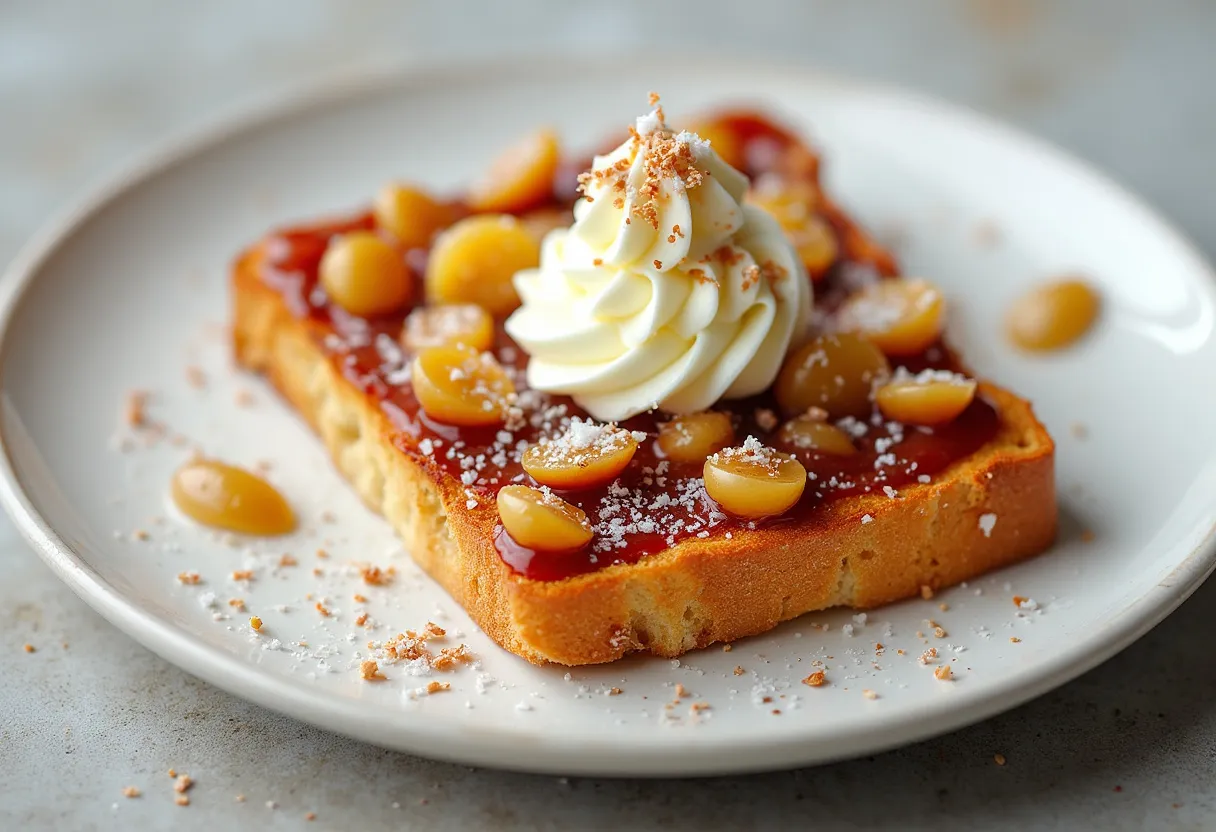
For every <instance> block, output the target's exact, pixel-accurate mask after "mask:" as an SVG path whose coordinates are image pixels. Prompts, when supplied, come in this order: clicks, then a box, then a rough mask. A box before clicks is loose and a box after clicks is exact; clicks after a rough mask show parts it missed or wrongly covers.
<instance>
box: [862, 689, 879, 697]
mask: <svg viewBox="0 0 1216 832" xmlns="http://www.w3.org/2000/svg"><path fill="white" fill-rule="evenodd" d="M861 695H862V696H864V697H865V698H866V699H877V698H878V694H877V693H876V692H875V691H872V690H870V689H869V688H866V689H865V690H863V691H862V692H861Z"/></svg>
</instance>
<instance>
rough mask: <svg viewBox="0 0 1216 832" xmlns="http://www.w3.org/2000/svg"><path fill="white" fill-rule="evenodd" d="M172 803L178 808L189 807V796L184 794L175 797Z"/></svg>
mask: <svg viewBox="0 0 1216 832" xmlns="http://www.w3.org/2000/svg"><path fill="white" fill-rule="evenodd" d="M173 802H174V803H176V804H177V805H178V806H189V805H190V796H189V795H185V794H179V795H178V796H177V797H175V798H173Z"/></svg>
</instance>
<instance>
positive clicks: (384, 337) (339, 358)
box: [261, 114, 1000, 580]
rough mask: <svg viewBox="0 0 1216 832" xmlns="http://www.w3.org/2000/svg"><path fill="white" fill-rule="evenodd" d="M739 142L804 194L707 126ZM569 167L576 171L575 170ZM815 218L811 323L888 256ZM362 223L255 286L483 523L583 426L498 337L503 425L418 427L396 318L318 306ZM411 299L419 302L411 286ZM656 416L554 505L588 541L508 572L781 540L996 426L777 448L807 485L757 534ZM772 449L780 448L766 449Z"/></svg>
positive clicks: (282, 257)
mask: <svg viewBox="0 0 1216 832" xmlns="http://www.w3.org/2000/svg"><path fill="white" fill-rule="evenodd" d="M719 123H720V124H722V123H724V124H727V125H728V126H729V127H730V129H731V130H732V131H733V132H734V133H735V135H736V136H737V137H738V138H739V139H740V140H741V142H742V145H741V147H742V157H743V159H745V160H746V162H745V165H744V173H746V174H748V175H749V176H750V177H752V178H753V179H754V178H755V177H757V176H760V175H764V174H769V175H774V176H777V177H781V178H782V179H784V180H787V181H789V180H799V179H800V180H802V181H808V182H811V183H814V184H815V186H816V188H817V178H818V160H817V157H816V156H815V155H814V154H813V153H811V152H810V151H809V150H806V149H805V148H803V147H802V146H801V145H800V144H799V143H797V141H796V140H795V139H794V138H793V137H792V136H790V135H789V134H788V133H786V132H784V131H783V130H781V129H780V128H777V127H775V126H774V125H772V124H771V123H769V122H768V121H766V120H764V119H763V118H761V117H758V116H753V115H750V114H732V115H728V116H724V117H720V118H719ZM580 165H581V166H580ZM585 169H586V165H585V164H581V160H575V161H574V162H572V163H570V164H564V165H562V166H561V167H559V170H558V173H557V175H556V177H555V183H554V196H553V201H552V204H551V205H549V206H546V207H548V208H554V207H558V208H563V209H570V208H572V206H573V204H574V199H575V196H576V194H575V190H574V184H575V183H574V177H573V175H572V174H571V171H575V170H585ZM819 213H820V216H821V217H822V218H823V219H824V220H826V221H827V222H828V223H829V224H830V225H831V227H832V229H833V231H834V232H835V234H836V235H837V239H838V242H839V247H840V256H839V258H838V259H837V261H836V262H835V263H834V264H833V265H832V266H831V268H830V269H828V270H827V272H826V274H825V275H824V276H823V277H822V279H821V280H818V281H817V282H816V285H815V309H816V313H817V314H826V315H830V314H831V312H832V310H833V309H835V308H836V307H837V306H838V305H839V303H840V302H841V300H842V299H843V298H844V297H845V296H847V293H848V287H850V286H852V285H856V284H855V281H856V275H857V273H858V272H869V273H870V275H871V276H872V275H873V274H874V273H877V274H879V275H882V276H891V275H893V274H895V272H896V266H895V263H894V260H893V259H892V258H891V256H890V255H889V254H888V253H887V252H886V251H885V250H884V249H882V248H881V247H879V246H878V245H876V244H875V243H873V242H872V241H871V240H870V239H869V238H868V237H867V236H866V235H865V234H864V233H863V232H862V231H860V229H858V228H857V227H856V226H855V225H853V224H852V223H851V222H850V221H849V219H848V218H847V217H846V216H845V215H844V214H843V213H842V212H841V211H839V210H838V209H837V208H836V207H835V206H834V205H832V204H831V203H830V202H829V201H828V200H827V199H826V198H825V199H822V200H821V201H820V205H819ZM375 228H376V223H375V220H374V218H373V216H372V215H371V214H370V213H367V214H361V215H359V216H356V217H353V218H349V219H345V220H340V221H336V222H330V223H325V224H317V225H309V226H302V227H298V228H293V229H290V230H285V231H280V232H278V233H276V234H274V235H272V236H271V237H270V238H269V239H268V241H267V243H266V249H265V251H266V257H265V260H264V264H263V269H262V274H261V278H262V280H263V281H264V282H265V283H266V284H267V285H268V286H271V287H272V288H274V289H275V290H276V291H278V292H279V293H280V294H281V295H282V297H283V299H284V301H285V303H286V305H287V306H288V308H289V309H290V310H291V311H292V313H293V314H295V315H297V316H298V317H300V318H301V319H306V320H307V321H308V322H309V326H310V328H311V330H312V332H313V333H314V336H315V338H316V340H317V343H318V345H319V346H320V347H321V348H322V349H323V351H324V352H325V353H326V354H327V355H328V356H329V357H330V359H331V360H332V361H333V362H334V364H335V365H336V366H337V367H338V368H339V369H340V371H341V372H342V374H343V375H344V376H345V377H346V378H347V379H348V380H349V381H350V382H351V383H353V384H354V385H356V386H357V387H359V388H360V389H362V390H363V391H364V393H366V394H367V395H368V396H369V397H371V398H372V399H373V400H374V401H375V402H376V403H377V404H378V406H379V407H380V408H382V409H383V411H384V412H385V414H386V415H387V416H388V417H389V419H390V420H391V422H392V424H393V425H394V426H396V428H397V429H398V431H399V433H398V434H397V435H396V436H395V437H394V443H395V444H396V445H397V447H398V448H400V449H401V451H402V452H403V453H405V454H407V455H408V456H410V457H411V458H413V459H414V460H416V461H418V462H419V463H420V464H422V465H423V466H424V467H426V468H427V469H428V470H429V471H431V472H433V473H434V474H435V475H439V474H445V475H447V476H450V477H453V478H455V479H456V480H458V481H460V482H461V483H463V485H464V488H465V495H466V498H467V506H468V508H469V509H475V510H481V511H492V510H493V506H494V497H495V495H496V494H497V491H498V489H499V488H501V487H503V486H505V485H509V484H512V483H523V484H533V483H532V480H531V479H530V478H529V477H528V476H527V474H525V473H524V470H523V468H522V466H521V464H520V457H521V455H522V453H523V450H524V449H525V448H526V447H527V446H528V445H530V444H532V443H535V442H536V441H537V440H538V439H540V438H541V437H544V436H549V437H552V436H556V435H558V434H560V433H562V431H563V429H564V426H565V425H566V424H568V420H569V419H570V418H572V417H576V416H577V417H580V418H584V419H585V418H588V417H587V414H586V413H584V412H583V411H582V410H580V409H579V408H578V406H577V405H575V404H574V403H573V402H572V401H571V400H570V399H568V398H566V397H562V396H551V395H548V394H543V393H539V392H537V391H534V390H530V389H528V387H527V383H526V380H525V377H524V372H523V370H524V368H525V366H526V363H527V356H526V355H524V354H523V352H522V351H521V350H520V349H518V348H517V347H516V346H515V345H514V344H513V343H512V342H511V341H510V339H509V338H508V337H507V336H506V334H505V333H504V332H503V331H502V328H501V326H499V329H498V336H497V343H496V346H495V348H494V353H495V355H496V357H497V358H498V359H499V361H500V363H501V364H502V365H503V366H504V367H507V368H509V369H512V368H513V370H514V372H513V373H512V375H513V377H514V381H515V385H516V389H517V391H518V392H519V405H518V407H517V408H515V409H514V411H513V413H512V415H511V416H510V417H509V418H508V422H507V424H506V425H504V426H502V427H497V428H467V427H465V428H457V427H453V426H451V425H445V424H441V423H437V422H435V421H433V420H431V419H429V418H428V417H427V415H426V413H424V412H423V411H422V410H421V409H420V407H419V405H418V401H417V399H416V398H415V396H414V392H413V387H412V386H411V383H410V379H409V365H410V360H411V356H410V355H409V354H408V353H407V352H406V351H405V350H404V349H403V347H402V346H401V340H400V335H401V329H402V322H403V318H404V313H401V314H394V315H393V316H391V317H386V318H381V319H370V320H369V319H364V318H357V317H354V316H351V315H350V314H348V313H346V312H344V311H343V310H342V309H341V308H340V307H339V306H337V305H336V304H334V303H331V302H330V301H329V299H328V298H327V297H326V295H325V291H324V290H323V289H322V288H321V286H320V285H319V282H318V268H319V265H320V261H321V257H322V255H323V254H324V252H325V249H326V246H327V244H328V242H329V240H330V238H331V237H333V236H334V235H335V234H341V233H344V232H348V231H352V230H373V229H375ZM404 256H405V259H406V262H407V263H408V264H409V266H410V270H411V273H412V274H413V276H414V279H415V280H417V281H419V284H420V283H421V275H422V274H423V271H424V269H425V264H426V257H427V252H426V250H424V249H412V250H409V251H406V252H405V253H404ZM416 288H417V291H416V292H415V293H414V297H417V298H422V297H423V296H424V293H423V291H422V287H421V285H419V286H417V287H416ZM899 363H901V364H902V365H903V366H906V367H907V368H908V369H909V370H911V371H913V372H916V371H919V370H922V369H925V368H935V369H949V370H957V369H958V366H957V361H956V359H955V358H954V357H953V355H952V354H951V353H950V351H949V350H947V349H946V348H945V347H944V346H942V345H940V344H939V345H936V346H934V347H931V348H930V349H928V350H927V351H926V352H925V353H924V354H922V355H920V356H916V357H914V358H911V359H902V360H901V361H900V362H899ZM718 409H719V410H723V411H726V412H729V413H730V414H731V415H732V417H733V419H734V421H735V428H736V435H737V436H738V437H739V440H740V441H742V439H743V438H745V437H747V436H748V435H755V436H756V437H758V438H759V439H761V441H764V442H773V441H774V438H773V434H774V432H775V427H774V424H775V423H779V421H780V419H779V417H776V414H777V413H778V412H779V410H778V408H777V407H776V405H775V402H774V401H773V399H772V396H771V395H770V394H765V395H761V396H758V397H755V398H752V399H746V400H739V401H730V402H722V403H720V404H719V405H718ZM663 420H664V417H663V416H662V415H661V414H657V413H652V414H643V415H640V416H637V417H634V418H632V419H629V420H628V421H627V422H625V423H624V424H623V425H622V427H624V428H627V429H629V430H633V431H641V432H644V433H646V434H647V436H648V437H649V438H648V439H647V440H646V441H643V442H641V444H640V446H639V448H638V450H637V453H636V455H635V456H634V458H633V460H632V462H631V463H630V464H629V466H628V468H627V469H626V470H625V472H624V474H623V475H622V476H621V477H620V478H619V479H618V480H617V481H615V482H613V483H612V484H610V485H608V486H605V487H601V488H598V489H594V490H590V491H579V492H564V493H561V492H559V493H561V496H562V497H563V498H564V499H566V500H568V501H569V502H571V503H573V504H574V505H576V506H578V507H579V508H581V509H583V510H584V511H585V512H586V513H587V515H588V518H589V519H590V521H591V523H592V524H593V527H594V530H595V538H594V539H593V541H592V543H591V544H590V545H588V546H587V547H586V548H585V549H583V550H582V551H579V552H573V553H571V552H561V553H549V552H538V551H533V550H531V549H526V548H523V547H521V546H519V545H518V544H516V543H515V542H514V541H513V540H511V538H510V537H509V536H508V535H507V534H506V533H505V532H503V531H502V529H501V526H500V527H498V531H497V532H496V535H495V545H496V547H497V549H498V552H499V553H500V555H501V556H502V558H503V560H504V561H505V562H506V563H507V564H508V565H509V566H510V567H511V568H512V569H513V570H515V571H516V572H518V573H520V574H522V575H524V576H526V577H528V578H532V579H537V580H559V579H562V578H567V577H570V576H572V575H578V574H583V573H587V572H592V571H595V570H597V569H602V568H604V567H606V566H609V565H612V564H615V563H633V562H635V561H637V560H638V559H639V558H642V557H644V556H646V555H647V554H651V553H654V552H659V551H662V550H663V549H666V548H669V547H670V546H672V545H673V544H676V543H679V542H680V541H682V540H687V539H689V538H700V539H706V538H721V537H725V536H731V535H734V534H737V533H738V532H739V531H740V530H742V529H746V528H748V527H753V528H754V527H756V526H757V525H764V524H774V523H777V524H781V525H782V526H785V527H788V528H790V529H791V530H796V529H797V528H798V527H799V526H810V525H812V524H814V523H815V522H816V517H817V514H818V513H819V510H820V508H821V507H822V506H824V505H825V504H826V503H828V502H830V501H833V500H837V499H840V498H842V497H850V496H855V495H860V494H867V493H877V494H882V493H884V492H885V493H887V494H889V495H890V494H892V493H893V492H892V491H891V489H894V490H898V489H900V488H902V487H905V486H907V485H909V484H915V483H917V482H926V481H928V478H930V477H932V476H933V475H934V474H936V473H938V472H940V471H942V470H944V469H945V468H947V467H948V466H950V465H951V464H952V463H954V462H956V461H958V460H960V459H962V458H964V457H966V456H969V455H970V454H972V453H974V452H975V451H977V450H978V449H979V448H980V447H982V446H983V445H984V444H986V443H987V442H989V441H990V440H991V439H992V438H993V437H994V436H995V435H996V433H997V431H998V429H999V427H1000V425H999V418H998V416H997V413H996V411H995V410H994V409H993V407H992V406H991V405H990V404H989V403H987V402H985V401H983V400H982V399H981V398H977V399H976V400H975V401H974V402H972V404H971V405H970V406H969V407H968V408H967V409H966V410H965V411H964V412H963V414H962V415H961V416H960V417H958V418H957V419H956V420H955V421H953V422H951V423H950V424H948V425H945V426H941V427H937V428H934V429H932V430H928V429H924V428H916V427H911V426H900V425H896V424H888V423H886V422H885V421H884V420H883V419H882V418H881V416H879V415H878V414H877V412H875V414H874V416H873V417H872V418H871V419H869V420H849V421H846V423H844V424H843V427H844V428H845V429H846V430H847V431H848V432H849V433H850V434H851V435H852V436H853V438H854V440H855V445H856V447H857V448H858V451H859V452H858V453H857V454H855V455H852V456H848V457H841V456H833V455H828V454H820V453H817V452H814V451H805V450H804V451H796V450H792V449H790V448H780V449H781V450H783V451H787V452H791V453H794V454H796V455H797V457H798V458H799V460H800V461H801V462H802V464H803V465H804V466H805V467H806V469H807V471H808V472H810V473H811V474H812V475H813V476H812V478H811V480H810V481H809V482H808V484H807V488H806V490H805V492H804V494H803V496H802V499H801V501H800V502H799V503H798V504H797V505H796V506H795V507H794V508H793V509H791V510H790V511H788V512H786V513H785V514H783V515H781V516H780V517H776V518H772V519H769V520H765V521H759V522H758V523H756V522H752V523H749V522H747V521H743V520H738V519H735V518H731V517H728V516H726V515H725V514H723V513H722V512H720V511H719V510H718V509H717V507H716V506H715V505H714V503H713V501H712V500H710V499H709V497H708V496H707V495H706V494H705V491H704V488H703V486H702V483H701V479H700V478H701V473H702V465H701V464H700V463H676V462H671V461H668V460H664V459H661V458H659V457H658V456H657V455H656V443H655V442H654V441H652V440H653V439H654V437H655V436H656V435H657V432H658V426H659V423H660V422H661V421H663ZM778 447H780V446H778Z"/></svg>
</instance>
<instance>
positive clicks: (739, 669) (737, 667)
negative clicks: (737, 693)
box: [735, 664, 744, 676]
mask: <svg viewBox="0 0 1216 832" xmlns="http://www.w3.org/2000/svg"><path fill="white" fill-rule="evenodd" d="M743 673H744V670H743V665H741V664H737V665H735V675H736V676H742V675H743Z"/></svg>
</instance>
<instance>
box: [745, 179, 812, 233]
mask: <svg viewBox="0 0 1216 832" xmlns="http://www.w3.org/2000/svg"><path fill="white" fill-rule="evenodd" d="M747 201H748V202H750V203H751V204H752V205H755V206H756V207H757V208H761V209H763V210H764V211H765V212H767V213H768V214H770V215H771V216H772V218H773V219H775V220H776V221H777V223H778V224H779V225H780V226H781V227H782V228H783V229H785V230H786V231H791V230H793V229H796V228H800V227H801V226H803V225H804V224H806V221H807V220H809V219H810V218H811V217H812V216H813V215H814V212H815V208H816V206H817V205H818V204H819V194H818V193H817V192H816V191H815V189H814V188H813V187H812V186H811V185H810V183H806V182H792V183H787V182H785V181H783V180H780V179H776V178H774V177H772V176H771V175H765V176H761V177H759V178H757V179H756V182H755V187H754V188H753V189H752V190H751V191H749V192H748V194H747Z"/></svg>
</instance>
